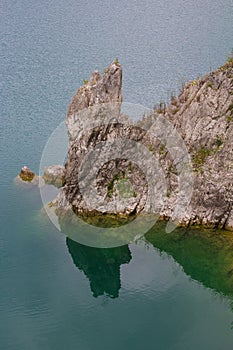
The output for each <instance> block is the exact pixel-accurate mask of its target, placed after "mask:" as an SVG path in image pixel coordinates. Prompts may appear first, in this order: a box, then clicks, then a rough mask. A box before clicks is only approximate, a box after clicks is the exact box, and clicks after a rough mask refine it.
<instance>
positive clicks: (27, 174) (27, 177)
mask: <svg viewBox="0 0 233 350" xmlns="http://www.w3.org/2000/svg"><path fill="white" fill-rule="evenodd" d="M19 177H20V179H21V180H23V181H28V182H31V181H32V180H33V179H34V177H35V173H34V172H33V171H32V170H31V169H30V168H28V167H27V166H26V165H25V166H24V167H23V168H22V169H21V171H20V173H19Z"/></svg>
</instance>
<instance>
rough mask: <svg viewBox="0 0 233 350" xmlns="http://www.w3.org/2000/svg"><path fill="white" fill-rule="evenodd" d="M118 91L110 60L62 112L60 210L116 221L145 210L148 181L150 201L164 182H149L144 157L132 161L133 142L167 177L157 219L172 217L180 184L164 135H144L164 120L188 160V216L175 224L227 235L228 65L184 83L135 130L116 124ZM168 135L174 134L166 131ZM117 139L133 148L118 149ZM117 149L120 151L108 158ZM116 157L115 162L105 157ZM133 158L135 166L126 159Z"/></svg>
mask: <svg viewBox="0 0 233 350" xmlns="http://www.w3.org/2000/svg"><path fill="white" fill-rule="evenodd" d="M121 87H122V67H121V65H120V64H119V63H118V62H113V63H112V64H111V65H110V66H109V67H108V68H107V70H106V71H105V74H104V76H103V77H102V76H101V75H100V73H99V72H94V73H93V74H92V76H91V78H90V81H89V82H86V84H84V86H83V87H81V88H79V89H78V91H77V93H76V94H75V95H74V97H73V99H72V101H71V103H70V106H69V108H68V113H67V128H68V135H69V151H68V161H67V164H66V171H65V185H64V187H63V188H62V191H61V193H60V195H59V196H58V198H57V205H58V207H60V208H68V207H69V208H70V207H71V208H72V209H73V210H74V211H75V212H77V213H85V214H95V213H112V214H117V215H130V214H137V213H139V212H141V211H142V210H143V209H145V207H146V206H147V198H148V186H149V185H148V183H152V185H153V191H152V196H151V198H153V196H154V197H155V198H157V197H156V196H157V194H158V193H162V188H163V184H162V183H160V182H159V181H157V179H156V181H155V179H154V182H153V181H152V180H153V175H152V174H153V172H152V170H151V169H152V167H153V166H154V165H153V163H149V161H150V160H149V158H148V159H147V153H146V151H145V152H144V154H143V156H142V157H141V163H140V164H138V163H137V159H136V158H135V157H134V155H133V153H134V152H135V143H141V144H142V145H144V146H145V148H147V149H148V150H149V152H150V155H151V154H153V155H154V156H155V159H157V161H158V162H159V164H160V165H161V167H162V168H163V172H164V173H165V180H166V186H167V192H166V195H165V198H164V201H163V203H159V205H158V208H160V207H161V209H159V214H160V216H161V218H170V217H172V216H173V214H174V210H175V204H176V200H177V189H178V184H179V176H178V174H177V169H176V167H177V164H174V162H173V157H172V156H171V154H170V152H169V151H168V149H167V145H166V144H165V143H163V142H161V139H163V137H162V138H161V139H160V140H158V139H157V140H156V139H153V138H151V137H150V134H148V133H147V132H146V130H148V128H150V126H151V124H153V121H156V120H158V119H159V117H160V116H162V117H163V118H165V119H166V120H167V121H169V123H170V124H171V125H172V126H174V127H175V128H176V130H177V132H178V134H179V135H181V137H182V138H183V141H184V143H185V145H186V147H187V150H188V152H189V155H190V156H191V159H192V166H193V178H194V184H193V195H192V198H191V202H190V204H189V206H188V208H187V210H186V211H185V212H181V213H180V217H179V223H180V224H181V225H192V224H194V225H206V226H207V227H219V228H226V229H233V62H232V60H229V61H228V62H227V63H226V64H225V65H224V66H223V67H221V68H219V69H218V70H217V71H216V72H213V73H210V74H209V75H206V76H205V77H203V78H200V79H198V80H197V81H192V82H189V83H188V84H186V86H185V87H184V88H183V90H182V92H181V93H180V95H179V96H178V97H177V98H175V97H173V98H172V100H171V103H170V105H169V106H168V107H166V106H163V108H161V106H160V108H159V109H157V110H156V111H155V112H154V113H153V114H151V115H150V116H148V117H145V118H144V119H143V120H141V121H139V122H138V123H137V124H134V125H132V124H131V123H130V122H129V123H128V124H127V123H125V122H124V123H123V122H121V120H122V121H123V120H124V121H125V120H126V119H127V117H126V116H124V115H122V114H121V112H120V107H121V102H122V94H121ZM109 115H111V120H110V122H109ZM100 120H101V123H99V121H100ZM105 120H106V123H105ZM90 121H91V122H90ZM166 132H167V133H168V134H169V133H172V131H169V130H168V129H166ZM118 139H123V140H129V141H130V142H131V143H129V142H128V143H126V142H125V143H124V142H123V143H122V144H120V143H117V140H118ZM126 145H127V147H128V148H127V147H126ZM126 148H127V150H126ZM116 149H117V150H118V153H117V152H115V153H114V151H115V150H116ZM119 153H120V154H121V155H122V156H121V157H118V158H117V157H115V158H114V157H112V158H110V157H108V155H111V154H113V155H114V154H116V155H117V154H119ZM87 154H89V157H90V158H89V161H88V162H87V161H86V158H85V157H86V156H87ZM103 154H104V156H103ZM132 158H133V159H135V162H132V161H130V160H129V159H132ZM150 158H151V157H150ZM143 161H144V163H143ZM84 163H85V164H88V165H87V166H83V164H84ZM149 178H150V180H151V179H152V180H151V181H148V179H149ZM152 185H151V184H150V186H152ZM163 195H164V194H163ZM87 197H88V198H92V200H91V201H88V200H86V198H87ZM101 198H104V201H103V202H102V201H101ZM159 201H160V199H159V197H158V198H157V202H159ZM160 204H161V205H160ZM153 208H154V207H153V206H152V207H150V208H149V207H148V208H147V209H148V210H149V211H151V210H152V211H153ZM158 208H157V209H158Z"/></svg>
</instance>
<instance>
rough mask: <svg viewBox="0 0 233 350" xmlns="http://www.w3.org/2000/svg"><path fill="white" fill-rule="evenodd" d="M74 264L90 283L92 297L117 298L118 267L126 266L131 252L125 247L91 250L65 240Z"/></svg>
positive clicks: (118, 284)
mask: <svg viewBox="0 0 233 350" xmlns="http://www.w3.org/2000/svg"><path fill="white" fill-rule="evenodd" d="M66 244H67V247H68V251H69V253H70V254H71V257H72V259H73V262H74V264H75V265H76V266H77V267H78V269H79V270H80V271H83V272H84V274H85V275H86V277H87V278H88V279H89V281H90V288H91V291H92V293H93V296H94V297H98V296H100V295H104V294H107V295H108V296H110V297H111V298H117V297H118V295H119V290H120V288H121V280H120V266H121V265H122V264H128V263H129V262H130V260H131V252H130V250H129V247H128V246H127V245H125V246H121V247H117V248H103V249H101V248H93V247H88V246H85V245H82V244H79V243H77V242H75V241H72V240H71V239H70V238H67V239H66Z"/></svg>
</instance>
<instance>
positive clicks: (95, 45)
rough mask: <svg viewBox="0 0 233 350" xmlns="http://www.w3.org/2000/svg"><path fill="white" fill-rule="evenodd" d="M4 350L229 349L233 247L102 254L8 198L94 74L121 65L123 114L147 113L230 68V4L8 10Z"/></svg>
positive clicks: (18, 0)
mask: <svg viewBox="0 0 233 350" xmlns="http://www.w3.org/2000/svg"><path fill="white" fill-rule="evenodd" d="M0 15H1V20H0V38H1V43H0V58H1V67H0V75H1V79H0V91H1V109H0V196H1V197H0V198H1V201H0V223H1V225H0V348H1V349H3V350H11V349H12V350H13V349H15V350H38V349H39V350H40V349H43V350H47V349H56V350H57V349H58V350H59V349H62V350H63V349H79V350H98V349H101V350H102V349H109V350H114V349H122V350H131V349H132V350H133V349H142V348H145V349H149V348H153V349H159V350H182V349H185V350H186V349H190V350H192V349H197V348H198V349H200V350H202V349H203V350H204V349H213V350H217V349H221V350H231V349H232V348H233V329H232V328H233V327H232V326H233V323H232V321H233V311H232V300H233V299H232V297H233V253H232V251H233V243H232V238H231V236H230V235H226V236H220V235H219V234H218V233H213V234H212V233H208V232H201V231H197V230H193V231H192V232H191V233H187V232H183V231H178V232H177V233H174V235H172V236H171V235H170V236H168V235H165V233H164V227H163V225H161V224H160V225H157V226H155V227H154V228H153V229H152V230H151V231H150V232H149V233H148V234H147V235H146V237H145V239H144V240H141V241H139V242H137V244H131V245H129V246H124V247H120V248H115V249H95V248H90V247H86V246H82V245H80V244H78V243H76V242H73V241H72V240H70V239H68V238H66V237H65V236H64V235H63V234H61V233H60V232H58V231H57V230H56V228H55V227H54V226H53V225H52V224H51V223H50V222H47V221H46V220H42V219H41V216H40V215H39V212H40V209H41V206H42V203H41V199H40V195H39V192H38V190H37V189H27V190H24V189H21V188H17V187H15V186H14V185H13V178H14V177H15V176H16V174H17V173H18V171H19V169H20V168H21V167H22V166H23V165H24V164H27V165H29V166H30V167H31V168H33V169H34V170H35V171H37V172H38V169H39V162H40V157H41V153H42V150H43V147H44V145H45V143H46V140H47V138H48V137H49V135H50V133H51V132H52V131H53V129H54V128H55V127H56V126H57V125H58V124H59V123H60V122H61V121H62V120H64V117H65V111H66V108H67V105H68V103H69V100H70V98H71V96H72V95H73V94H74V92H75V90H76V89H77V87H78V86H79V85H80V84H82V80H83V79H84V78H85V79H88V78H89V75H90V73H91V72H92V71H93V70H94V69H96V68H97V69H99V70H102V71H103V69H104V67H106V66H107V65H108V64H109V63H110V62H111V61H112V60H113V59H115V57H118V58H119V61H120V62H121V63H122V64H123V69H124V73H123V74H124V76H123V95H124V100H125V101H127V102H132V103H141V104H143V105H144V106H146V107H152V106H153V105H154V104H155V103H156V102H159V101H160V100H167V98H168V97H169V95H170V94H171V93H172V92H173V91H178V89H179V87H180V85H181V83H182V82H183V81H186V80H189V79H194V78H196V77H197V76H199V75H202V74H205V73H206V72H208V71H209V70H210V69H211V68H213V69H214V68H216V67H217V66H219V65H221V64H223V63H224V60H225V59H226V57H227V55H228V54H229V53H230V51H231V49H232V37H233V28H232V19H233V18H232V1H231V0H218V1H217V0H211V1H210V0H204V1H188V0H175V1H168V0H163V1H162V0H157V1H152V0H148V1H138V0H134V1H133V0H130V1H123V0H119V1H112V0H108V1H107V0H104V1H102V2H98V1H82V0H81V1H74V0H68V1H61V0H56V1H55V0H51V1H49V2H48V1H45V0H41V1H35V0H34V1H33V0H27V1H26V0H14V1H13V0H8V1H6V0H2V1H1V3H0Z"/></svg>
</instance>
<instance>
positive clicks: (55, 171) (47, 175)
mask: <svg viewBox="0 0 233 350" xmlns="http://www.w3.org/2000/svg"><path fill="white" fill-rule="evenodd" d="M43 179H44V182H45V183H46V184H52V185H54V186H56V187H62V186H63V185H64V183H65V167H64V166H62V165H51V166H48V167H46V168H45V170H44V175H43Z"/></svg>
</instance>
